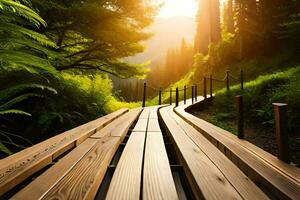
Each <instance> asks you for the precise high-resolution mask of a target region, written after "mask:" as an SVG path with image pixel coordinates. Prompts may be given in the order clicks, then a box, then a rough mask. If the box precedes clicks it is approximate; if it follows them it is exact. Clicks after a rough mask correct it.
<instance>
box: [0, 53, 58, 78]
mask: <svg viewBox="0 0 300 200" xmlns="http://www.w3.org/2000/svg"><path fill="white" fill-rule="evenodd" d="M0 62H3V63H7V64H10V65H17V66H18V65H19V64H20V65H26V66H28V67H33V68H36V69H39V70H43V71H47V72H50V73H52V74H54V73H55V72H56V69H55V68H54V67H53V66H52V65H51V64H50V63H49V61H48V60H46V59H43V58H40V57H38V56H35V55H32V54H31V53H27V52H25V51H14V50H0Z"/></svg>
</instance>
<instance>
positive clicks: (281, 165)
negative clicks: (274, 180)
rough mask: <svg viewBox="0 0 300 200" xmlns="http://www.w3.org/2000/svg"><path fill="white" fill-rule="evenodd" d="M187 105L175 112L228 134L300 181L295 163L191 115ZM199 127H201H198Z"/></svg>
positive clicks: (195, 124) (298, 170) (227, 135)
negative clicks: (288, 162)
mask: <svg viewBox="0 0 300 200" xmlns="http://www.w3.org/2000/svg"><path fill="white" fill-rule="evenodd" d="M185 108H186V106H181V107H178V108H176V109H175V112H176V113H177V114H178V115H179V116H181V117H182V118H183V119H185V120H186V121H187V122H188V123H190V124H192V125H194V126H196V127H198V125H197V124H198V123H199V125H201V126H202V125H204V126H209V127H211V128H213V129H214V130H215V131H217V132H220V134H222V135H223V136H226V137H228V138H230V139H232V140H234V141H235V142H236V143H238V144H240V145H241V146H243V147H244V148H246V149H248V150H249V151H251V152H252V153H254V154H255V155H257V156H258V157H259V158H260V159H263V160H264V161H265V162H267V163H268V164H270V165H272V166H273V167H275V168H276V169H277V170H279V171H280V172H281V173H284V174H285V175H287V176H289V177H290V178H291V179H294V180H295V181H296V182H298V183H300V169H299V168H298V167H295V166H293V165H289V164H287V163H285V162H283V161H281V160H279V159H277V157H276V156H274V155H272V154H270V153H269V152H267V151H264V150H263V149H261V148H259V147H258V146H255V145H254V144H252V143H250V142H248V141H246V140H240V139H238V138H237V137H236V136H235V135H234V134H232V133H230V132H228V131H226V130H224V129H221V128H219V127H217V126H214V125H213V124H210V123H209V122H206V121H204V120H202V119H198V118H196V117H195V116H193V115H190V114H189V113H187V112H185V111H184V109H185ZM198 128H199V127H198Z"/></svg>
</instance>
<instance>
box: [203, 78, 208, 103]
mask: <svg viewBox="0 0 300 200" xmlns="http://www.w3.org/2000/svg"><path fill="white" fill-rule="evenodd" d="M203 97H204V99H206V98H207V90H206V77H205V76H203Z"/></svg>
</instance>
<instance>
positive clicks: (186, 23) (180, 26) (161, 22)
mask: <svg viewBox="0 0 300 200" xmlns="http://www.w3.org/2000/svg"><path fill="white" fill-rule="evenodd" d="M149 32H152V33H154V34H155V35H154V36H153V37H152V38H151V39H150V40H148V41H146V42H145V45H146V46H147V49H146V51H145V52H143V53H141V54H138V55H136V56H134V57H132V58H130V59H129V61H130V62H137V63H138V62H144V61H147V60H152V61H155V62H157V61H162V60H164V56H165V54H166V52H167V49H169V48H175V47H179V46H180V43H181V40H182V38H185V39H186V41H187V42H188V43H193V40H194V36H195V33H196V23H195V19H194V18H192V17H184V16H182V17H171V18H158V19H157V20H156V21H155V22H154V23H153V24H152V26H151V27H150V28H149Z"/></svg>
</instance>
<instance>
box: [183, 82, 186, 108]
mask: <svg viewBox="0 0 300 200" xmlns="http://www.w3.org/2000/svg"><path fill="white" fill-rule="evenodd" d="M183 101H184V105H185V104H186V85H185V86H184V91H183Z"/></svg>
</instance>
